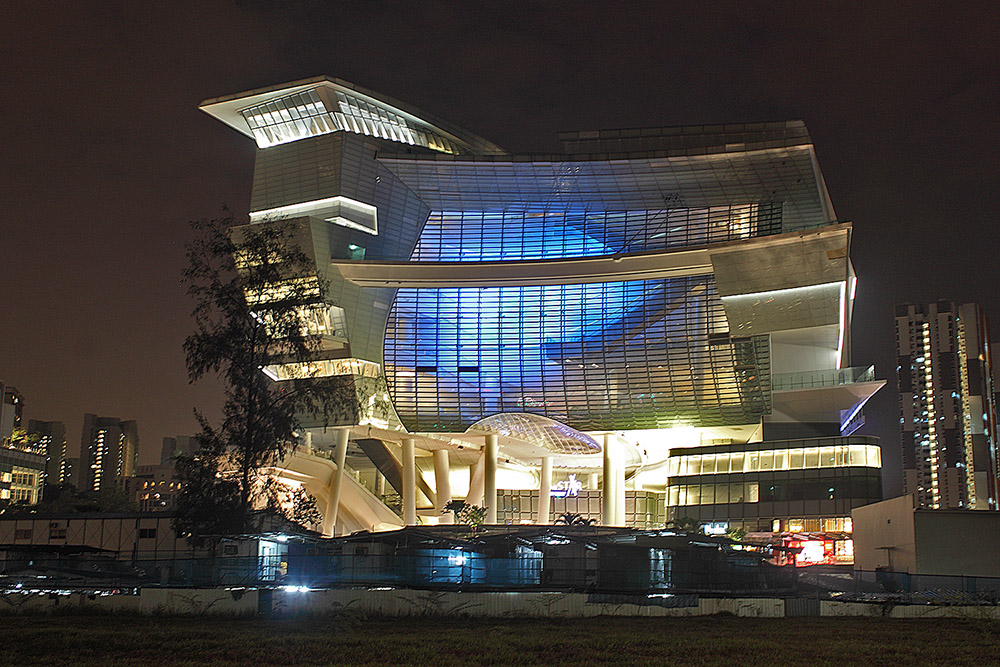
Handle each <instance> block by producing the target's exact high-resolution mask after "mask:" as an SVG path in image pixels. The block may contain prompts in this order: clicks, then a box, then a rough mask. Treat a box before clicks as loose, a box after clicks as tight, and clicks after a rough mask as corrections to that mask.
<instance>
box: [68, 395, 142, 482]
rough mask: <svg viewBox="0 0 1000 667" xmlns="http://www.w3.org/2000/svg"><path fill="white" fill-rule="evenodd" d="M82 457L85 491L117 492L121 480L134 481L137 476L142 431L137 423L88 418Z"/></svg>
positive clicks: (81, 447) (106, 418) (83, 439)
mask: <svg viewBox="0 0 1000 667" xmlns="http://www.w3.org/2000/svg"><path fill="white" fill-rule="evenodd" d="M80 454H81V458H82V459H83V470H82V471H81V481H82V485H81V490H87V491H100V490H102V489H108V488H113V487H114V486H115V485H116V483H117V480H118V478H120V477H131V476H132V475H133V473H134V472H135V466H136V459H137V457H138V455H139V427H138V425H137V424H136V423H135V422H134V421H122V420H121V419H118V418H117V417H98V416H97V415H95V414H90V413H88V414H85V415H84V416H83V434H82V436H81V441H80Z"/></svg>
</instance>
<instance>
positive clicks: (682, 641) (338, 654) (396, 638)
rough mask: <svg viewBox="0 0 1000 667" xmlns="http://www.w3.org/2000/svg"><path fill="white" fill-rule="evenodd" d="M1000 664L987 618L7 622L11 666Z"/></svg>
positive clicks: (994, 630)
mask: <svg viewBox="0 0 1000 667" xmlns="http://www.w3.org/2000/svg"><path fill="white" fill-rule="evenodd" d="M673 663H676V664H682V665H718V664H733V665H744V666H745V665H775V664H782V665H785V664H807V665H810V667H812V666H814V665H844V664H856V665H901V664H907V665H908V664H924V665H926V664H942V665H943V664H947V665H977V666H980V665H996V664H1000V624H998V623H997V622H995V621H986V620H978V619H919V620H909V619H889V618H789V619H783V618H782V619H751V618H735V617H708V618H658V619H654V618H610V617H609V618H591V619H564V620H558V619H556V620H527V619H517V620H511V619H498V620H490V619H447V618H440V619H439V618H409V619H385V618H379V619H361V618H343V617H340V618H319V617H307V618H284V619H259V620H258V619H253V620H250V619H213V618H178V617H156V616H153V617H149V616H122V615H109V616H104V615H100V616H98V615H95V616H19V617H12V616H6V617H0V664H3V665H43V664H44V665H203V664H209V665H328V664H330V665H463V666H468V665H563V664H565V665H574V666H577V667H579V666H580V665H586V664H614V665H645V664H654V665H656V664H673Z"/></svg>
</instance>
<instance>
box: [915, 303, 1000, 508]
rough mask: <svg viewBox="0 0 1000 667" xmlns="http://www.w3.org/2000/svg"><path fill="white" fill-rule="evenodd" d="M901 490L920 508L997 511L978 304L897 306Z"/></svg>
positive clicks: (988, 376) (986, 351)
mask: <svg viewBox="0 0 1000 667" xmlns="http://www.w3.org/2000/svg"><path fill="white" fill-rule="evenodd" d="M896 350H897V353H898V355H899V359H898V367H897V373H898V376H899V407H900V419H899V423H900V430H901V432H902V447H903V452H902V453H903V489H904V491H905V492H906V493H913V494H915V495H916V499H917V503H918V504H919V506H921V507H929V508H933V509H939V508H941V509H944V508H967V509H997V483H998V469H997V461H998V457H997V453H998V450H997V425H996V409H995V408H996V406H995V403H994V401H995V395H994V388H993V377H992V363H991V358H990V357H991V355H990V340H989V322H988V321H987V319H986V315H985V314H984V313H983V311H982V309H981V308H980V307H979V306H978V305H977V304H974V303H966V304H961V305H958V304H955V303H954V302H952V301H937V302H935V303H931V304H928V305H915V304H902V305H898V306H896Z"/></svg>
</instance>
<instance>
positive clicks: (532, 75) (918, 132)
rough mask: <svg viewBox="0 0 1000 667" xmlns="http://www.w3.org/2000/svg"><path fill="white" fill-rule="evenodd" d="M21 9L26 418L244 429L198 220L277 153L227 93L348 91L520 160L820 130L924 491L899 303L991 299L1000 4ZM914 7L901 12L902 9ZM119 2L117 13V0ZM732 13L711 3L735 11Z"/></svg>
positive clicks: (11, 312) (169, 431)
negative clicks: (395, 105) (206, 325)
mask: <svg viewBox="0 0 1000 667" xmlns="http://www.w3.org/2000/svg"><path fill="white" fill-rule="evenodd" d="M14 4H15V3H8V4H7V5H5V7H6V8H5V9H2V10H0V50H2V57H0V63H2V65H0V67H2V72H3V76H2V79H0V82H2V100H3V102H2V104H0V128H2V132H3V140H2V143H0V146H2V148H0V150H2V153H0V154H2V157H3V160H2V167H0V174H2V187H0V195H2V199H0V203H2V212H0V216H2V217H0V219H2V223H0V225H2V226H0V230H2V235H0V248H2V258H0V380H3V381H4V382H6V383H7V384H11V385H14V386H16V387H18V388H19V389H20V390H21V391H22V392H23V393H24V395H25V399H26V417H27V418H32V419H45V420H62V421H65V422H66V424H67V429H68V438H67V439H68V440H69V452H70V455H76V452H77V450H78V448H79V430H80V426H81V423H82V416H83V413H84V412H96V413H98V414H101V415H116V416H120V417H122V418H123V419H136V420H138V422H139V432H140V436H141V439H142V448H141V452H140V463H153V462H156V460H157V456H158V452H159V448H160V441H161V439H162V437H163V436H167V435H176V434H185V433H194V432H195V431H196V424H195V421H194V419H193V416H192V408H193V407H195V406H197V407H199V408H201V409H203V410H204V411H206V412H207V413H208V414H209V415H216V414H217V413H218V411H219V406H220V404H221V393H220V388H219V385H218V384H217V383H215V382H214V381H211V380H209V381H202V382H201V383H199V384H197V385H193V386H192V385H189V384H188V382H187V374H186V369H185V365H184V356H183V353H182V351H181V343H182V341H183V339H184V337H185V336H186V335H187V334H188V333H189V332H190V330H191V328H192V321H191V319H190V311H191V308H192V303H191V302H190V300H189V298H188V297H187V295H186V294H185V293H184V290H183V289H182V287H181V286H180V273H181V269H182V267H183V265H184V252H183V247H184V242H185V240H186V239H187V238H189V236H190V230H189V227H188V224H187V223H188V221H189V220H191V219H194V218H200V217H212V216H216V215H218V214H219V211H220V209H221V207H222V206H223V204H225V205H228V206H229V207H230V208H231V209H232V210H233V211H235V212H236V213H237V215H239V216H245V215H246V213H247V210H248V203H249V197H250V185H251V175H252V169H253V155H254V144H253V142H252V141H251V140H250V139H249V138H247V137H245V136H243V135H241V134H239V133H238V132H236V131H234V130H232V129H230V128H228V127H226V126H225V125H223V124H222V123H220V122H218V121H216V120H214V119H212V118H211V117H210V116H208V115H207V114H204V113H202V112H200V111H198V109H197V107H198V104H199V102H200V101H202V100H203V99H206V98H210V97H216V96H220V95H225V94H229V93H235V92H239V91H243V90H248V89H251V88H257V87H262V86H268V85H272V84H277V83H283V82H288V81H292V80H296V79H302V78H306V77H311V76H316V75H320V74H328V75H330V76H336V77H340V78H343V79H347V80H348V81H352V82H354V83H357V84H358V85H361V86H364V87H366V88H371V89H374V90H377V91H380V92H382V93H384V94H386V95H390V96H393V97H396V98H398V99H401V100H405V101H407V102H409V103H411V104H413V105H415V106H417V107H418V108H421V109H424V110H426V111H429V112H431V113H433V114H436V115H439V116H442V117H444V118H446V119H449V120H451V121H453V122H455V123H457V124H459V125H461V126H463V127H466V128H467V129H469V130H471V131H473V132H475V133H477V134H480V135H482V136H484V137H486V138H488V139H490V140H492V141H495V142H496V143H498V144H500V145H501V146H504V147H505V148H507V149H508V150H511V151H514V152H546V151H552V152H554V151H557V150H558V144H557V142H556V136H555V135H556V132H558V131H560V130H583V129H602V128H619V127H643V126H664V125H682V124H700V123H724V122H745V121H763V120H785V119H803V120H805V121H806V124H807V125H808V127H809V130H810V132H811V134H812V137H813V140H814V142H815V145H816V150H817V153H818V155H819V161H820V165H821V167H822V170H823V173H824V175H825V177H826V181H827V185H828V187H829V190H830V193H831V196H832V198H833V202H834V205H835V207H836V210H837V214H838V217H839V218H841V219H847V220H853V221H854V224H855V234H854V241H853V248H852V256H853V260H854V265H855V268H856V270H857V273H858V276H859V285H858V292H857V301H856V303H855V311H854V317H855V320H854V321H855V326H854V349H853V353H854V358H853V363H854V365H865V364H868V363H875V364H876V370H877V373H878V375H879V376H880V377H882V378H885V379H887V380H888V381H889V386H887V387H886V389H884V390H883V391H882V392H880V394H879V395H878V396H876V398H874V399H873V400H872V402H871V403H870V404H869V405H870V407H869V409H868V410H867V415H868V424H867V425H866V427H865V430H864V431H863V432H869V433H874V434H877V435H881V436H883V438H884V441H883V450H884V454H883V456H884V461H885V465H886V477H887V478H888V480H889V491H890V492H896V491H898V490H899V488H898V484H899V482H898V477H899V475H898V472H896V471H895V468H896V467H898V465H899V455H898V449H899V445H898V414H897V407H896V403H897V399H896V392H895V386H894V385H895V374H894V370H895V351H894V330H893V319H892V306H893V304H895V303H897V302H902V301H907V300H913V301H918V302H920V301H931V300H935V299H938V298H947V299H953V300H956V301H978V302H980V303H982V304H983V305H984V307H985V308H986V309H987V312H988V313H989V314H991V315H992V316H993V318H994V327H993V331H994V335H996V333H997V332H998V328H997V325H998V324H1000V293H998V291H997V263H996V261H995V260H996V257H997V254H998V252H1000V243H998V241H997V234H996V233H995V232H994V227H995V226H996V218H997V211H998V210H1000V201H998V198H1000V197H998V188H997V184H998V171H1000V169H998V166H997V160H998V152H1000V141H998V139H1000V132H998V129H997V128H998V120H1000V114H998V109H1000V53H998V47H997V43H998V41H997V36H996V33H997V28H998V27H1000V3H996V2H984V3H961V4H955V5H950V6H949V5H948V4H947V3H939V2H935V3H912V2H907V3H903V2H899V3H859V4H857V5H851V4H842V3H801V2H797V3H788V4H782V3H773V2H772V3H761V4H766V5H767V7H768V8H767V9H766V10H761V9H759V8H754V9H752V10H751V9H748V8H740V7H739V5H741V4H743V5H747V6H749V5H751V4H754V3H734V4H732V5H730V4H727V3H691V2H683V3H681V2H677V3H673V2H651V3H637V2H628V3H622V2H607V3H588V2H577V3H568V2H548V3H519V2H506V3H497V4H496V5H492V4H489V3H480V2H463V3H459V2H453V3H422V2H402V3H383V2H360V1H359V2H344V3H336V2H316V3H293V2H287V3H285V2H265V1H259V2H250V1H248V2H237V3H229V2H191V3H189V2H169V3H135V2H124V3H81V2H42V3H35V4H34V5H28V4H25V3H16V4H18V5H21V6H20V7H18V8H16V9H15V7H14ZM883 4H894V5H898V8H896V9H891V10H887V9H885V8H883V7H880V6H879V5H883ZM92 5H94V6H92ZM708 7H711V10H708V9H707V8H708Z"/></svg>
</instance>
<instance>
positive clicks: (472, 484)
mask: <svg viewBox="0 0 1000 667" xmlns="http://www.w3.org/2000/svg"><path fill="white" fill-rule="evenodd" d="M485 456H486V452H485V451H483V452H480V453H479V461H478V462H477V463H476V464H475V465H472V466H469V493H468V494H466V496H465V504H466V505H479V506H480V507H481V506H482V504H483V477H484V475H483V470H484V469H485V468H486V465H485V464H484V463H483V458H484V457H485Z"/></svg>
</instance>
